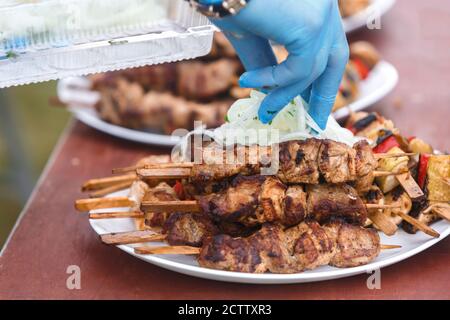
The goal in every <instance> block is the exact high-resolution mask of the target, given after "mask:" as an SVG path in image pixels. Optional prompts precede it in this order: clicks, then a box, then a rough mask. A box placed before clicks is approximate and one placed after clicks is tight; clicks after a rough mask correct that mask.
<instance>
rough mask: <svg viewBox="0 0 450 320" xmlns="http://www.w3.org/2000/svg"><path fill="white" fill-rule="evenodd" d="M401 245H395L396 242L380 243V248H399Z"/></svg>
mask: <svg viewBox="0 0 450 320" xmlns="http://www.w3.org/2000/svg"><path fill="white" fill-rule="evenodd" d="M401 247H402V246H399V245H396V244H381V245H380V249H381V250H391V249H400V248H401Z"/></svg>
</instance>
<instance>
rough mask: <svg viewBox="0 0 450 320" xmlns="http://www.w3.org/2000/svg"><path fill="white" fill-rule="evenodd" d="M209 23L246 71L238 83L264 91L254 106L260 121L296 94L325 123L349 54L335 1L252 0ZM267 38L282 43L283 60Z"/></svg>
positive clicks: (212, 0) (208, 0) (203, 0)
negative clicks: (257, 110)
mask: <svg viewBox="0 0 450 320" xmlns="http://www.w3.org/2000/svg"><path fill="white" fill-rule="evenodd" d="M200 2H201V3H203V4H214V3H220V2H221V0H200ZM212 21H213V23H214V24H216V25H217V26H218V27H219V28H221V29H222V31H223V32H224V33H225V35H226V36H227V37H228V38H229V40H230V41H231V43H232V44H233V46H234V47H235V49H236V51H237V53H238V55H239V57H240V58H241V61H242V63H243V64H244V67H245V68H246V70H247V72H246V73H244V74H243V75H242V76H241V78H240V81H239V83H240V85H241V86H242V87H246V88H259V89H263V90H265V91H266V92H267V93H268V95H267V97H266V98H265V100H264V101H263V102H262V104H261V106H260V109H259V118H260V120H261V121H262V122H263V123H268V122H270V121H271V120H272V119H273V118H274V117H275V116H276V114H277V113H278V112H279V111H280V110H281V109H282V108H283V107H284V106H286V105H287V104H288V103H289V102H290V101H291V100H292V99H293V98H295V97H296V96H298V95H299V94H301V96H302V97H303V99H305V101H306V102H307V103H309V113H310V115H311V116H312V117H313V119H314V120H315V121H316V122H317V124H318V125H319V126H320V127H321V128H325V127H326V123H327V120H328V117H329V115H330V113H331V110H332V108H333V104H334V101H335V98H336V93H337V91H338V89H339V85H340V82H341V79H342V75H343V73H344V70H345V66H346V64H347V61H348V55H349V50H348V44H347V39H346V37H345V32H344V30H343V27H342V22H341V17H340V13H339V8H338V3H337V1H336V0H300V1H299V0H252V1H250V2H249V3H248V4H247V6H246V7H245V8H244V9H242V10H241V11H240V12H239V13H238V14H237V15H234V16H227V17H224V18H222V19H212ZM269 40H271V41H273V42H275V43H277V44H280V45H284V46H285V48H286V49H287V51H288V52H289V57H288V58H287V60H286V61H284V62H283V63H281V64H277V61H276V59H275V56H274V54H273V51H272V49H271V47H270V44H269Z"/></svg>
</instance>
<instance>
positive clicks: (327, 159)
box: [137, 138, 404, 185]
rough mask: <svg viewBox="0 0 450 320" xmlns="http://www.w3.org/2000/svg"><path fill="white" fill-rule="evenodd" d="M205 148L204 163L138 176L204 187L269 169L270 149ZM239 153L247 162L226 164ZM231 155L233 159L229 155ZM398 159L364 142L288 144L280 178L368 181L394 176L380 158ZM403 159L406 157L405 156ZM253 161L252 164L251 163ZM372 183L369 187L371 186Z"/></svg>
mask: <svg viewBox="0 0 450 320" xmlns="http://www.w3.org/2000/svg"><path fill="white" fill-rule="evenodd" d="M221 149H222V148H220V147H218V148H215V147H213V148H206V149H205V150H204V151H203V154H202V163H201V164H196V163H190V162H188V163H171V164H166V165H164V164H162V165H158V164H156V165H145V166H144V167H143V168H138V169H137V175H138V176H139V177H141V178H142V179H144V180H147V181H148V180H152V179H165V180H170V179H184V178H187V179H189V181H190V182H191V183H194V184H205V183H208V182H211V181H218V180H223V179H226V178H229V177H232V176H235V175H237V174H242V175H256V174H260V173H261V169H262V168H264V167H267V166H270V159H271V157H272V155H271V148H270V147H267V148H265V147H258V146H251V147H242V148H239V147H235V148H234V149H232V150H221ZM239 149H243V150H244V152H243V153H244V157H243V158H244V159H241V160H243V161H240V162H238V163H232V164H229V163H227V159H230V158H231V159H239V154H238V153H239V152H240V151H237V150H239ZM230 152H231V153H232V155H230V154H228V153H230ZM395 156H396V155H394V154H391V155H386V156H385V155H381V156H377V155H374V153H373V151H372V149H371V148H370V146H369V145H368V144H367V142H365V141H361V142H358V143H356V144H355V146H354V147H353V148H352V147H349V146H347V145H345V144H343V143H340V142H336V141H332V140H327V139H323V140H321V139H315V138H310V139H307V140H304V141H288V142H284V143H281V144H280V145H279V157H278V160H279V170H278V174H277V175H278V177H279V178H280V179H281V180H282V181H283V182H284V183H297V184H298V183H302V184H318V183H319V182H320V178H321V177H323V179H324V180H325V181H326V182H328V183H344V182H353V181H357V180H369V182H370V185H372V182H373V179H374V178H375V176H378V175H381V176H383V175H392V174H394V175H395V174H396V173H395V172H394V173H392V172H377V171H376V168H377V167H378V161H377V159H378V158H384V157H395ZM402 156H404V154H402ZM249 159H251V160H252V161H249ZM369 182H367V183H366V185H369Z"/></svg>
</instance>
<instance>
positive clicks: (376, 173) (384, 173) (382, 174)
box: [373, 170, 404, 178]
mask: <svg viewBox="0 0 450 320" xmlns="http://www.w3.org/2000/svg"><path fill="white" fill-rule="evenodd" d="M401 174H404V172H392V171H378V170H376V171H374V172H373V176H374V177H375V178H377V177H388V176H399V175H401Z"/></svg>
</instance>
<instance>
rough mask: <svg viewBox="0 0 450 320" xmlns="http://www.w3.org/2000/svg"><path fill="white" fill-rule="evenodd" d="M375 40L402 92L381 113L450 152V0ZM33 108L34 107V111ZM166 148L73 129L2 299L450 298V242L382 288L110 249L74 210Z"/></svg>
mask: <svg viewBox="0 0 450 320" xmlns="http://www.w3.org/2000/svg"><path fill="white" fill-rule="evenodd" d="M351 39H352V40H354V39H369V40H370V41H372V42H373V43H375V44H376V45H377V47H378V48H379V49H380V51H381V52H382V54H383V56H384V57H385V59H387V60H388V61H390V62H392V63H394V65H396V66H397V68H398V70H399V72H400V76H401V81H400V84H399V86H398V87H397V89H396V90H395V92H394V93H393V94H392V95H390V96H389V97H388V98H387V99H385V100H384V101H382V102H380V103H379V104H377V105H376V106H375V107H374V108H373V109H374V110H377V111H379V112H381V113H383V114H384V115H386V116H387V117H389V118H391V119H393V120H394V121H395V123H396V124H397V126H398V127H399V128H400V129H401V130H402V131H403V132H404V133H406V134H408V135H417V136H419V137H422V138H424V139H425V140H427V141H431V142H432V143H433V144H434V145H435V147H436V148H440V149H446V150H449V149H450V145H449V142H448V137H449V136H450V123H449V107H450V90H449V88H448V86H449V84H450V2H449V1H441V0H428V1H422V0H413V1H411V0H399V1H397V5H396V7H395V8H394V9H393V10H392V11H391V12H390V13H389V14H388V15H387V16H386V17H385V18H383V19H382V29H381V30H376V31H368V30H364V31H361V32H358V33H357V34H354V35H352V36H351ZM30 107H32V106H30ZM164 152H168V150H167V149H159V148H155V147H149V146H143V145H137V144H133V143H129V142H126V141H121V140H119V139H115V138H112V137H109V136H107V135H104V134H102V133H99V132H97V131H95V130H92V129H90V128H88V127H86V126H84V125H82V124H80V123H77V122H74V123H73V124H72V125H70V126H69V127H68V128H67V130H66V134H65V135H64V136H63V137H62V138H61V141H60V143H59V145H58V147H57V148H56V149H55V151H54V154H53V156H52V158H51V160H50V162H49V164H48V166H47V169H46V171H45V172H44V174H43V176H42V178H41V180H40V183H39V184H38V186H37V187H36V189H35V192H34V194H33V196H32V197H31V199H30V201H29V203H28V205H27V206H26V208H25V209H24V212H23V213H22V215H21V218H20V220H19V221H18V223H17V225H16V227H15V229H14V232H13V234H12V236H11V238H10V240H9V242H8V243H7V245H6V246H5V248H4V250H3V252H2V255H1V257H0V298H1V299H13V298H43V299H51V298H61V299H104V298H113V299H116V298H119V299H130V298H132V299H133V298H145V299H189V298H198V299H214V298H227V299H273V298H280V299H350V298H357V299H411V298H447V299H449V298H450V268H449V266H450V238H449V239H445V240H443V241H442V242H441V243H439V244H438V245H436V246H434V247H432V248H431V249H429V250H427V251H425V252H423V253H421V254H419V255H416V256H414V257H412V258H410V259H408V260H406V261H403V262H401V263H398V264H395V265H393V266H390V267H387V268H384V269H383V270H382V272H381V276H382V278H381V285H382V288H381V290H369V289H367V286H366V280H367V277H368V275H360V276H354V277H350V278H345V279H340V280H333V281H326V282H318V283H309V284H296V285H272V286H259V285H244V284H231V283H221V282H214V281H209V280H202V279H197V278H192V277H188V276H184V275H180V274H177V273H174V272H170V271H166V270H164V269H161V268H158V267H155V266H152V265H150V264H148V263H145V262H143V261H140V260H138V259H136V258H133V257H132V256H130V255H128V254H126V253H124V252H122V251H120V250H119V249H117V248H115V247H107V246H105V245H102V244H101V243H100V241H99V239H98V236H97V235H96V234H95V233H94V232H93V230H91V228H90V226H89V223H88V220H87V217H86V215H83V214H78V213H76V212H75V210H74V208H73V202H74V200H75V199H77V198H80V197H82V196H83V195H82V194H81V193H80V192H79V186H80V185H81V184H82V182H83V181H84V180H86V179H88V178H93V177H100V176H103V175H108V174H109V172H110V170H111V168H113V167H119V166H124V165H128V164H130V163H133V162H134V161H135V160H137V159H139V158H140V157H142V156H144V155H147V154H152V153H164ZM70 265H77V266H79V267H80V268H81V286H82V287H81V290H69V289H67V287H66V280H67V277H68V274H67V273H66V270H67V267H68V266H70Z"/></svg>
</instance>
